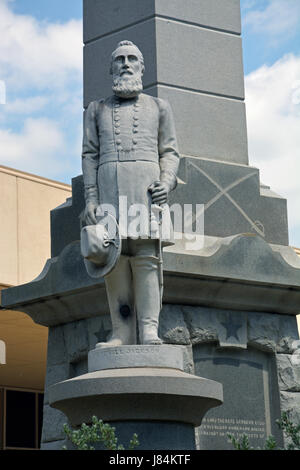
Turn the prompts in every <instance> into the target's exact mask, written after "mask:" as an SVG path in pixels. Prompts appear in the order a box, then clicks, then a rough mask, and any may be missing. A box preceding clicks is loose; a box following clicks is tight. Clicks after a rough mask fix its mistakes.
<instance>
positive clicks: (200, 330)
mask: <svg viewBox="0 0 300 470" xmlns="http://www.w3.org/2000/svg"><path fill="white" fill-rule="evenodd" d="M182 311H183V313H184V319H185V322H186V324H187V326H188V330H189V332H190V337H191V342H192V344H193V345H195V344H198V343H210V342H216V341H218V332H217V329H216V326H215V321H214V312H213V310H211V309H205V308H201V307H182Z"/></svg>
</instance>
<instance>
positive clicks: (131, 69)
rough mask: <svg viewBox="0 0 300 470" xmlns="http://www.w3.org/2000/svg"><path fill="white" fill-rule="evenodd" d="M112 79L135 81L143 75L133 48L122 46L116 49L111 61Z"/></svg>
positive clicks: (136, 53)
mask: <svg viewBox="0 0 300 470" xmlns="http://www.w3.org/2000/svg"><path fill="white" fill-rule="evenodd" d="M112 74H113V77H114V78H117V77H120V78H122V79H124V80H126V79H129V80H130V79H137V78H139V79H140V78H141V77H142V75H143V70H142V64H141V61H140V59H139V57H138V52H137V50H136V48H135V47H132V46H122V47H119V49H117V51H116V53H115V56H114V57H113V61H112Z"/></svg>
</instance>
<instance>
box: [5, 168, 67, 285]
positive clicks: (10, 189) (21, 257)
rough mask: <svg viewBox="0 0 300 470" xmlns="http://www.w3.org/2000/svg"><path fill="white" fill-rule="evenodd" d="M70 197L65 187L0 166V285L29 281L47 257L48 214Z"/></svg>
mask: <svg viewBox="0 0 300 470" xmlns="http://www.w3.org/2000/svg"><path fill="white" fill-rule="evenodd" d="M70 196H71V187H70V186H69V185H67V184H63V183H58V182H55V181H51V180H48V179H46V178H41V177H38V176H34V175H30V174H28V173H24V172H20V171H17V170H13V169H11V168H6V167H4V166H0V201H1V204H0V220H1V221H2V229H1V230H0V257H1V263H0V284H1V285H6V286H15V285H18V284H24V283H26V282H29V281H32V280H33V279H34V278H35V277H36V276H37V275H39V274H40V272H41V271H42V269H43V267H44V264H45V262H46V260H47V259H48V258H49V257H50V210H52V209H54V208H55V207H57V206H59V205H60V204H62V203H63V202H65V200H66V199H67V198H68V197H70Z"/></svg>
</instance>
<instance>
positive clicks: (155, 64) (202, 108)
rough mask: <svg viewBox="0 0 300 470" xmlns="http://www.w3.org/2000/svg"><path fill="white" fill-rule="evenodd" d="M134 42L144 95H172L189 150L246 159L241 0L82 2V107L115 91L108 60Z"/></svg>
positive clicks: (186, 150) (216, 157)
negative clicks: (117, 48) (142, 60)
mask: <svg viewBox="0 0 300 470" xmlns="http://www.w3.org/2000/svg"><path fill="white" fill-rule="evenodd" d="M123 39H128V40H130V41H132V42H134V43H135V44H137V46H138V47H139V48H140V49H141V50H142V51H143V54H144V57H145V64H146V71H145V75H144V89H145V92H146V93H149V94H151V95H153V96H158V97H160V98H166V99H168V100H169V102H170V104H171V106H172V108H173V111H174V115H175V121H176V130H177V137H178V144H179V148H180V151H181V154H183V155H189V156H196V157H203V158H210V159H214V160H222V161H227V162H234V163H242V164H247V163H248V151H247V130H246V116H245V103H244V75H243V59H242V40H241V19H240V2H239V0H226V1H225V2H224V1H223V0H209V1H208V0H187V1H185V2H183V1H182V0H147V1H140V0H128V1H126V2H121V1H118V2H111V1H110V0H101V1H99V0H85V1H84V43H85V47H84V106H85V107H87V106H88V104H89V103H90V102H91V101H93V100H96V99H100V98H104V97H106V96H109V95H110V94H111V83H110V77H109V74H108V73H107V72H108V71H107V70H104V69H103V64H108V63H109V59H110V56H109V51H111V50H113V48H114V47H115V46H116V44H117V43H118V42H119V41H121V40H123Z"/></svg>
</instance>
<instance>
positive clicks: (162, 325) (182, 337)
mask: <svg viewBox="0 0 300 470" xmlns="http://www.w3.org/2000/svg"><path fill="white" fill-rule="evenodd" d="M159 336H160V337H161V338H162V339H163V340H164V342H165V343H169V344H190V342H191V341H190V333H189V331H188V329H187V325H186V323H185V320H184V316H183V311H182V309H181V308H180V306H177V305H163V309H162V311H161V313H160V319H159Z"/></svg>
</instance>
